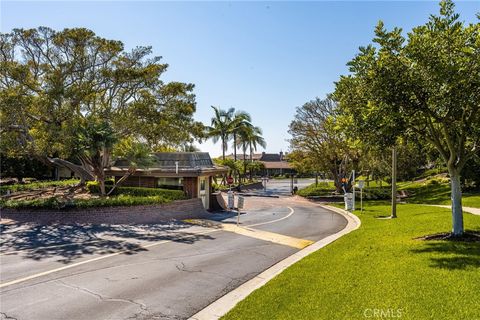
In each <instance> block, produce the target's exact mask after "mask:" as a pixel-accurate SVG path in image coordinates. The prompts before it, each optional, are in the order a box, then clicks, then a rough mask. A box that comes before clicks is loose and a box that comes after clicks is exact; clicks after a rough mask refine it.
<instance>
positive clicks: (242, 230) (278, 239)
mask: <svg viewBox="0 0 480 320" xmlns="http://www.w3.org/2000/svg"><path fill="white" fill-rule="evenodd" d="M288 208H289V209H290V213H289V214H288V215H286V216H285V217H282V218H279V219H275V220H271V221H266V222H260V223H255V224H250V225H247V226H244V227H243V226H242V227H240V226H237V225H234V224H231V223H221V222H218V221H213V220H201V219H190V220H184V221H186V222H189V223H192V224H197V225H201V226H204V227H210V228H216V229H221V230H223V231H228V232H233V233H236V234H240V235H242V236H247V237H251V238H255V239H259V240H264V241H269V242H273V243H277V244H281V245H284V246H289V247H293V248H297V249H303V248H305V247H307V246H309V245H311V244H312V243H313V241H310V240H306V239H299V238H295V237H290V236H286V235H283V234H279V233H274V232H269V231H263V230H259V229H253V228H251V227H255V226H261V225H266V224H270V223H275V222H278V221H281V220H284V219H287V218H289V217H290V216H291V215H292V214H293V213H294V212H295V210H293V208H291V207H288Z"/></svg>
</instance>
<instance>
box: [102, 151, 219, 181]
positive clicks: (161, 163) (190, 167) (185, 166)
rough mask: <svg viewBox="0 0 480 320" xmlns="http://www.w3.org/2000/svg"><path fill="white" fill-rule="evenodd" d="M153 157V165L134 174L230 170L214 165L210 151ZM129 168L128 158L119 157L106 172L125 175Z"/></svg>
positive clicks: (166, 175) (147, 174)
mask: <svg viewBox="0 0 480 320" xmlns="http://www.w3.org/2000/svg"><path fill="white" fill-rule="evenodd" d="M153 158H154V160H153V164H152V165H150V166H149V167H148V168H141V169H137V171H136V172H135V174H134V175H136V176H137V175H139V176H159V177H160V176H165V177H176V176H178V177H188V176H200V175H214V174H220V173H224V172H227V171H228V169H227V168H225V167H220V166H216V165H214V164H213V161H212V159H211V158H210V155H209V154H208V152H158V153H154V154H153ZM177 163H178V173H177ZM128 168H129V163H128V161H127V160H125V159H117V160H116V161H115V163H114V164H113V166H112V167H110V168H109V169H108V170H106V174H111V175H123V174H124V172H126V171H127V170H128Z"/></svg>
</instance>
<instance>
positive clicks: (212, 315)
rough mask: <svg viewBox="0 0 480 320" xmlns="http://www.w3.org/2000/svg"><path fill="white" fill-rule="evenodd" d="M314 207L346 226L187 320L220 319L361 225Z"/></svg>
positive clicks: (355, 219) (345, 213)
mask: <svg viewBox="0 0 480 320" xmlns="http://www.w3.org/2000/svg"><path fill="white" fill-rule="evenodd" d="M316 205H318V206H319V207H322V208H325V209H327V210H330V211H333V212H335V213H338V214H340V215H342V216H343V217H345V219H347V225H346V226H345V228H343V229H342V230H340V231H339V232H337V233H335V234H332V235H329V236H328V237H326V238H323V239H322V240H319V241H317V242H315V243H314V244H312V245H310V246H308V247H306V248H305V249H302V250H300V251H298V252H296V253H294V254H293V255H291V256H289V257H287V258H285V259H284V260H282V261H280V262H278V263H276V264H274V265H273V266H271V267H270V268H268V269H267V270H265V271H263V272H262V273H260V274H259V275H257V276H256V277H254V278H253V279H250V280H249V281H247V282H245V283H244V284H242V285H241V286H239V287H238V288H236V289H234V290H232V291H230V292H229V293H227V294H225V295H224V296H222V297H221V298H220V299H218V300H216V301H214V302H212V303H211V304H209V305H208V306H207V307H205V308H204V309H202V310H200V311H199V312H197V313H196V314H194V315H193V316H191V317H190V318H189V320H214V319H219V318H221V317H222V316H224V315H225V314H226V313H227V312H228V311H230V310H231V309H233V307H235V306H236V305H237V303H239V302H240V301H242V300H243V299H245V298H246V297H247V296H248V295H249V294H251V293H252V292H253V291H255V290H257V289H258V288H260V287H262V286H264V285H265V284H266V283H267V282H268V281H270V280H272V279H273V278H274V277H276V276H277V275H279V274H280V273H281V272H282V271H284V270H285V269H287V268H288V267H290V266H291V265H292V264H294V263H296V262H298V261H300V260H301V259H303V258H305V257H306V256H308V255H309V254H311V253H313V252H315V251H317V250H320V249H321V248H323V247H325V246H326V245H328V244H330V243H332V242H334V241H335V240H337V239H338V238H340V237H342V236H343V235H346V234H347V233H350V232H352V231H353V230H356V229H358V228H359V227H360V225H361V222H360V219H359V218H358V217H357V216H356V215H354V214H351V213H350V212H348V211H345V210H342V209H339V208H335V207H332V206H328V205H320V204H316Z"/></svg>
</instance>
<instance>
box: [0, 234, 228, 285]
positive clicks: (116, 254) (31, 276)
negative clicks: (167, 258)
mask: <svg viewBox="0 0 480 320" xmlns="http://www.w3.org/2000/svg"><path fill="white" fill-rule="evenodd" d="M216 231H221V229H218V230H217V229H214V230H208V231H204V232H199V233H194V234H192V235H188V236H184V237H180V238H178V239H185V238H190V237H193V236H197V235H204V234H209V233H213V232H216ZM176 240H177V239H176ZM173 241H174V240H162V241H158V242H155V243H151V244H147V245H144V246H139V249H141V248H150V247H154V246H158V245H160V244H164V243H168V242H173ZM127 252H132V250H122V251H118V252H115V253H111V254H107V255H105V256H100V257H96V258H93V259H89V260H85V261H81V262H77V263H73V264H70V265H68V266H64V267H60V268H56V269H52V270H48V271H44V272H40V273H36V274H32V275H30V276H27V277H24V278H20V279H16V280H12V281H9V282H4V283H0V288H3V287H6V286H11V285H13V284H17V283H21V282H25V281H27V280H31V279H35V278H39V277H43V276H46V275H49V274H52V273H55V272H59V271H63V270H67V269H71V268H74V267H78V266H81V265H83V264H87V263H90V262H95V261H98V260H103V259H107V258H110V257H114V256H118V255H120V254H123V253H127Z"/></svg>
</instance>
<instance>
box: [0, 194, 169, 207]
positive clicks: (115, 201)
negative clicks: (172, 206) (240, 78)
mask: <svg viewBox="0 0 480 320" xmlns="http://www.w3.org/2000/svg"><path fill="white" fill-rule="evenodd" d="M171 201H172V200H171V199H166V198H165V197H163V196H160V195H157V196H145V197H139V196H131V195H119V196H115V197H106V198H94V199H76V200H70V201H63V200H61V199H59V198H56V197H51V198H42V199H33V200H3V199H2V200H0V207H2V208H12V209H20V208H33V209H67V208H91V207H115V206H137V205H150V204H164V203H168V202H171Z"/></svg>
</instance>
